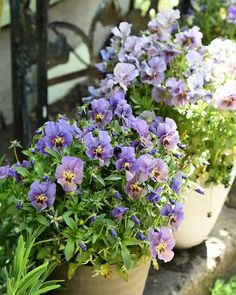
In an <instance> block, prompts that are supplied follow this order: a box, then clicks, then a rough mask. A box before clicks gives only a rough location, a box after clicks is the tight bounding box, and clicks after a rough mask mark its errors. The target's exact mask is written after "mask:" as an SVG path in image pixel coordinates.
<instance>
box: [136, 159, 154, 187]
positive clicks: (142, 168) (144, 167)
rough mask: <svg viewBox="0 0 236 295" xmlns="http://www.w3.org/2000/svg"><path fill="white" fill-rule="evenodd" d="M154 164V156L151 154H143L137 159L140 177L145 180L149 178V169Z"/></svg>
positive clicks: (140, 179)
mask: <svg viewBox="0 0 236 295" xmlns="http://www.w3.org/2000/svg"><path fill="white" fill-rule="evenodd" d="M152 164H153V157H152V156H151V155H149V154H144V155H141V156H140V157H139V158H138V160H137V165H138V178H139V181H141V182H143V181H146V180H147V179H148V176H149V169H150V167H151V166H152Z"/></svg>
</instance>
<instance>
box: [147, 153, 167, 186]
mask: <svg viewBox="0 0 236 295" xmlns="http://www.w3.org/2000/svg"><path fill="white" fill-rule="evenodd" d="M147 171H148V174H149V176H150V178H151V179H152V180H153V181H165V180H167V177H168V166H167V164H166V163H165V162H164V161H163V160H162V159H159V158H157V159H153V160H152V162H151V166H150V167H148V170H147Z"/></svg>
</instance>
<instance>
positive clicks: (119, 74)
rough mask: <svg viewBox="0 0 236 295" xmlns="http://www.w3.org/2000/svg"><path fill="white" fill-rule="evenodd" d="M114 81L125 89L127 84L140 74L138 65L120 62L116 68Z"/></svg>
mask: <svg viewBox="0 0 236 295" xmlns="http://www.w3.org/2000/svg"><path fill="white" fill-rule="evenodd" d="M113 73H114V81H115V83H118V84H119V85H120V86H121V87H122V88H123V89H124V90H125V91H126V90H127V86H128V85H130V83H131V82H132V81H133V80H134V79H135V78H136V77H137V76H138V75H139V72H138V70H137V69H136V67H135V66H134V65H132V64H129V63H118V64H117V65H116V66H115V68H114V71H113Z"/></svg>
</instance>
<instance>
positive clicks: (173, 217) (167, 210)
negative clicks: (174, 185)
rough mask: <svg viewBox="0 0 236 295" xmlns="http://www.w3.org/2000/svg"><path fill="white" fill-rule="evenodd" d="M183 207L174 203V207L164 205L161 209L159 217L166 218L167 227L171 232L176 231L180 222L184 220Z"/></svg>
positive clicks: (178, 203)
mask: <svg viewBox="0 0 236 295" xmlns="http://www.w3.org/2000/svg"><path fill="white" fill-rule="evenodd" d="M183 208H184V207H183V205H182V203H180V202H176V203H175V204H174V205H171V204H166V205H164V206H163V207H162V208H161V212H160V213H161V215H162V216H167V217H168V222H169V225H170V226H171V227H172V228H173V230H175V231H176V230H177V229H178V227H179V226H180V224H181V223H182V221H183V220H184V211H183Z"/></svg>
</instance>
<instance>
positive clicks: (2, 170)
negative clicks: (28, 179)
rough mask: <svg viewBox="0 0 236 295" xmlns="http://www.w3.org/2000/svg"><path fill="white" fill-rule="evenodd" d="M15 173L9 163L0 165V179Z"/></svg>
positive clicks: (12, 175)
mask: <svg viewBox="0 0 236 295" xmlns="http://www.w3.org/2000/svg"><path fill="white" fill-rule="evenodd" d="M15 173H16V172H15V170H14V169H13V168H11V167H10V166H9V165H6V166H1V167H0V179H5V178H9V177H14V176H15Z"/></svg>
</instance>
